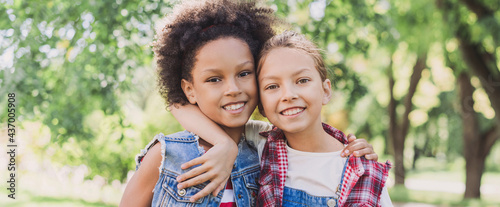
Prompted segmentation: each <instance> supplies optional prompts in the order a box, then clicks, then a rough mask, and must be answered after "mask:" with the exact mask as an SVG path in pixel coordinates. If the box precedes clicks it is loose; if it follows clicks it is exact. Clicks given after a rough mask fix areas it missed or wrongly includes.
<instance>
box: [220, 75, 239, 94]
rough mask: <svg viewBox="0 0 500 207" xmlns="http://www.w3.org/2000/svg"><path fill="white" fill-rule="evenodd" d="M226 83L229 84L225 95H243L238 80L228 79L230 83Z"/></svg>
mask: <svg viewBox="0 0 500 207" xmlns="http://www.w3.org/2000/svg"><path fill="white" fill-rule="evenodd" d="M226 83H227V86H226V92H225V93H224V95H226V96H237V95H239V94H241V88H240V86H239V84H238V82H237V81H236V79H234V78H232V79H228V81H227V82H226Z"/></svg>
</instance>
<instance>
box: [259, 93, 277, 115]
mask: <svg viewBox="0 0 500 207" xmlns="http://www.w3.org/2000/svg"><path fill="white" fill-rule="evenodd" d="M272 97H273V96H272V95H269V94H264V95H261V96H260V102H261V103H262V107H263V108H264V111H271V110H272V108H273V107H274V103H273V102H274V101H273V98H272Z"/></svg>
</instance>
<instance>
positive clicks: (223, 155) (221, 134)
mask: <svg viewBox="0 0 500 207" xmlns="http://www.w3.org/2000/svg"><path fill="white" fill-rule="evenodd" d="M170 110H171V111H170V112H171V113H172V115H174V117H175V118H176V119H177V121H178V122H179V123H180V124H181V125H182V126H183V127H184V128H185V129H186V130H188V131H190V132H193V133H195V134H197V135H198V136H200V137H202V138H203V140H205V141H207V142H208V143H210V144H212V145H214V146H213V147H212V148H211V149H210V150H208V151H207V152H206V153H205V154H204V155H202V156H201V157H198V158H196V159H193V160H191V161H189V162H187V163H184V164H183V165H182V166H181V168H182V169H188V168H190V167H193V166H195V165H200V166H198V167H195V168H193V169H191V170H189V171H188V172H187V173H185V174H182V175H180V176H178V177H177V181H178V182H181V183H180V184H179V185H178V186H177V188H179V189H182V188H187V187H191V186H195V185H198V184H201V183H204V182H205V181H210V183H209V184H208V185H207V186H205V188H203V190H201V191H200V192H198V193H196V195H194V196H193V197H191V202H194V201H196V200H198V199H200V198H202V197H205V196H207V195H208V194H210V193H211V192H212V194H213V195H214V196H216V195H217V194H218V193H219V191H221V190H222V189H223V188H224V186H225V184H226V182H227V180H228V178H229V176H230V174H231V170H232V169H233V164H234V161H235V160H236V156H237V155H238V146H237V145H236V143H235V142H234V141H233V140H232V139H231V137H229V135H227V133H226V132H225V131H224V130H222V128H221V127H220V126H219V125H217V124H216V123H215V122H213V121H212V120H211V119H209V118H208V117H207V116H206V115H205V114H204V113H203V112H201V110H200V108H198V106H196V105H193V104H186V105H180V104H177V105H173V106H171V107H170Z"/></svg>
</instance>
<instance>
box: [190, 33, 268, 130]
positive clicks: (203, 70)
mask: <svg viewBox="0 0 500 207" xmlns="http://www.w3.org/2000/svg"><path fill="white" fill-rule="evenodd" d="M254 68H255V67H254V59H253V56H252V53H251V52H250V49H249V48H248V45H247V44H246V43H245V42H243V41H242V40H239V39H236V38H232V37H225V38H220V39H217V40H214V41H211V42H209V43H207V44H206V45H204V46H203V47H202V48H201V49H200V50H199V51H198V53H197V55H196V62H195V64H194V67H193V69H192V71H191V74H192V81H186V80H184V79H183V80H182V88H183V90H184V93H185V94H186V96H187V98H188V100H189V102H190V103H191V104H198V106H199V107H200V109H201V111H202V112H203V113H204V114H205V115H207V116H208V117H209V118H210V119H212V120H213V121H214V122H216V123H217V124H219V125H221V126H222V127H229V128H235V127H242V126H244V125H245V123H246V122H247V121H248V118H250V115H251V114H252V112H253V111H254V109H255V107H256V105H257V101H258V100H257V85H256V78H255V69H254Z"/></svg>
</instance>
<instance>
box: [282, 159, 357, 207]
mask: <svg viewBox="0 0 500 207" xmlns="http://www.w3.org/2000/svg"><path fill="white" fill-rule="evenodd" d="M348 160H349V159H348ZM347 164H348V163H347V162H346V163H345V164H344V168H343V170H342V175H341V180H340V184H339V185H338V187H337V191H336V192H335V194H334V195H333V196H315V195H311V194H308V193H307V192H305V191H303V190H300V189H294V188H290V187H287V186H285V188H284V190H283V191H284V193H283V200H282V201H283V206H286V207H306V206H328V207H334V206H338V205H339V204H338V203H339V195H340V190H341V187H342V184H343V182H344V172H345V171H346V168H347Z"/></svg>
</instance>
